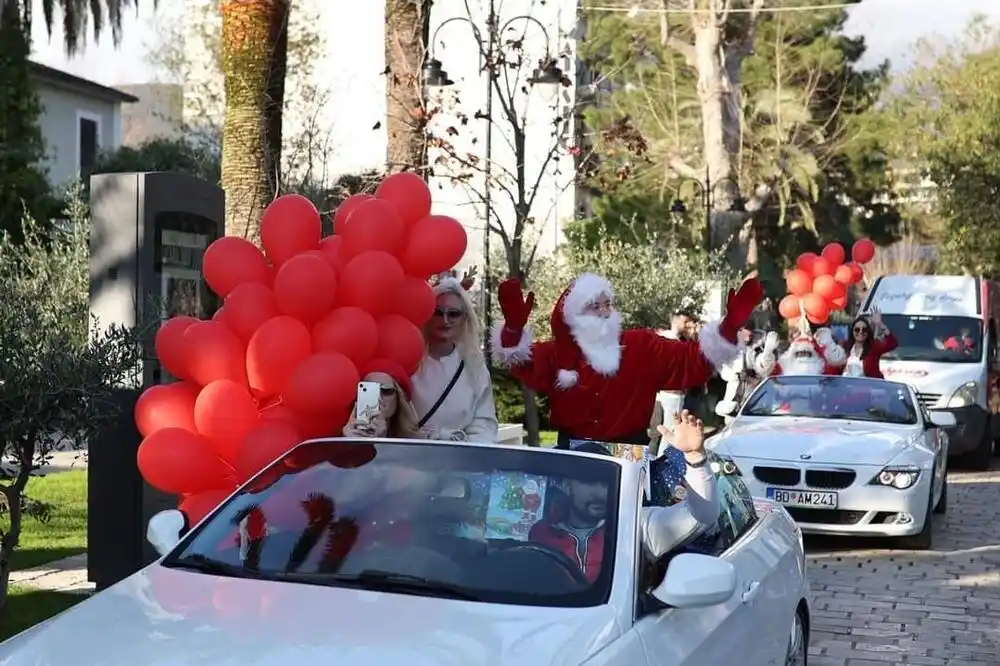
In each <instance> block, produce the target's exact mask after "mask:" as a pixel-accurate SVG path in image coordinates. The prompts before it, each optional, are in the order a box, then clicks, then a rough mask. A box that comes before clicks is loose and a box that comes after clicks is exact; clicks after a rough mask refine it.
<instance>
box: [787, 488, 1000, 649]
mask: <svg viewBox="0 0 1000 666" xmlns="http://www.w3.org/2000/svg"><path fill="white" fill-rule="evenodd" d="M949 483H950V486H949V491H948V492H949V497H948V513H947V514H946V515H945V516H935V530H934V549H933V550H932V551H927V552H923V553H919V552H910V551H899V550H892V548H893V546H892V544H891V542H890V543H886V542H872V541H867V540H858V539H848V540H846V541H845V540H834V539H809V540H807V542H806V549H807V550H808V551H809V560H810V569H809V576H810V578H811V580H812V586H813V612H814V625H813V635H812V640H811V641H810V655H811V656H810V659H809V663H810V666H876V665H877V666H886V664H918V665H922V666H946V665H947V666H973V665H975V666H986V665H987V664H989V665H990V666H996V665H997V664H1000V470H994V471H991V472H984V473H963V472H954V473H952V474H951V475H950V477H949Z"/></svg>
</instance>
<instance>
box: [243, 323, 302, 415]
mask: <svg viewBox="0 0 1000 666" xmlns="http://www.w3.org/2000/svg"><path fill="white" fill-rule="evenodd" d="M311 353H312V336H311V335H310V334H309V329H308V328H306V325H305V324H303V323H302V322H301V321H299V320H298V319H296V318H294V317H286V316H281V317H275V318H274V319H270V320H268V321H266V322H264V325H263V326H261V327H260V328H259V329H258V330H257V332H256V333H254V334H253V337H252V338H250V344H249V345H247V378H248V379H249V380H250V388H252V389H253V390H254V391H257V392H258V393H260V394H261V395H263V396H272V395H277V394H279V393H281V391H282V390H283V389H284V388H285V384H287V383H288V378H289V377H291V376H292V371H294V370H295V368H296V367H297V366H298V365H299V363H301V362H302V361H304V360H305V359H307V358H309V355H310V354H311Z"/></svg>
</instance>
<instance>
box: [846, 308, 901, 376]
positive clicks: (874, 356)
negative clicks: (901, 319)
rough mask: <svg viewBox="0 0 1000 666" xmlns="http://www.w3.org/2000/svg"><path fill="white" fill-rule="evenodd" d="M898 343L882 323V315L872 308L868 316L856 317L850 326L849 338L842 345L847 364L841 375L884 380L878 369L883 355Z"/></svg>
mask: <svg viewBox="0 0 1000 666" xmlns="http://www.w3.org/2000/svg"><path fill="white" fill-rule="evenodd" d="M898 345H899V343H898V342H897V341H896V338H895V337H894V336H893V334H892V333H890V332H889V329H888V328H886V327H885V324H883V323H882V313H881V311H879V310H878V308H872V311H871V312H870V313H868V314H863V315H858V316H857V317H856V318H855V319H854V324H852V325H851V337H850V338H849V339H848V340H846V341H845V342H844V343H843V346H844V351H846V352H847V363H846V364H845V365H844V371H843V374H844V375H846V376H848V377H871V378H874V379H885V377H884V376H883V375H882V370H881V369H880V368H879V361H880V360H881V359H882V355H883V354H888V353H889V352H891V351H892V350H893V349H895V348H896V347H897V346H898Z"/></svg>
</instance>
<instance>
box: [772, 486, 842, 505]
mask: <svg viewBox="0 0 1000 666" xmlns="http://www.w3.org/2000/svg"><path fill="white" fill-rule="evenodd" d="M767 499H769V500H774V501H775V502H777V503H778V504H784V505H785V506H798V507H806V508H810V509H836V508H837V493H817V492H813V491H811V490H786V489H784V488H768V489H767Z"/></svg>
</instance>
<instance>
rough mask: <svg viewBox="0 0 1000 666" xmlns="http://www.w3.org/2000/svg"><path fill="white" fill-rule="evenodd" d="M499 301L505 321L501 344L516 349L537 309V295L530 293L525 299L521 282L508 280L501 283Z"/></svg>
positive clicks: (498, 293)
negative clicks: (533, 311)
mask: <svg viewBox="0 0 1000 666" xmlns="http://www.w3.org/2000/svg"><path fill="white" fill-rule="evenodd" d="M497 300H498V301H499V303H500V312H502V313H503V319H504V327H503V331H501V332H500V343H501V344H502V345H503V346H504V347H516V346H517V344H518V343H519V342H520V341H521V333H522V332H523V331H524V327H525V326H527V325H528V317H529V316H531V311H532V310H533V309H534V307H535V293H534V292H528V296H527V298H525V296H524V293H523V292H522V291H521V281H520V280H518V279H517V278H508V279H506V280H504V281H503V282H501V283H500V288H499V289H498V290H497Z"/></svg>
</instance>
